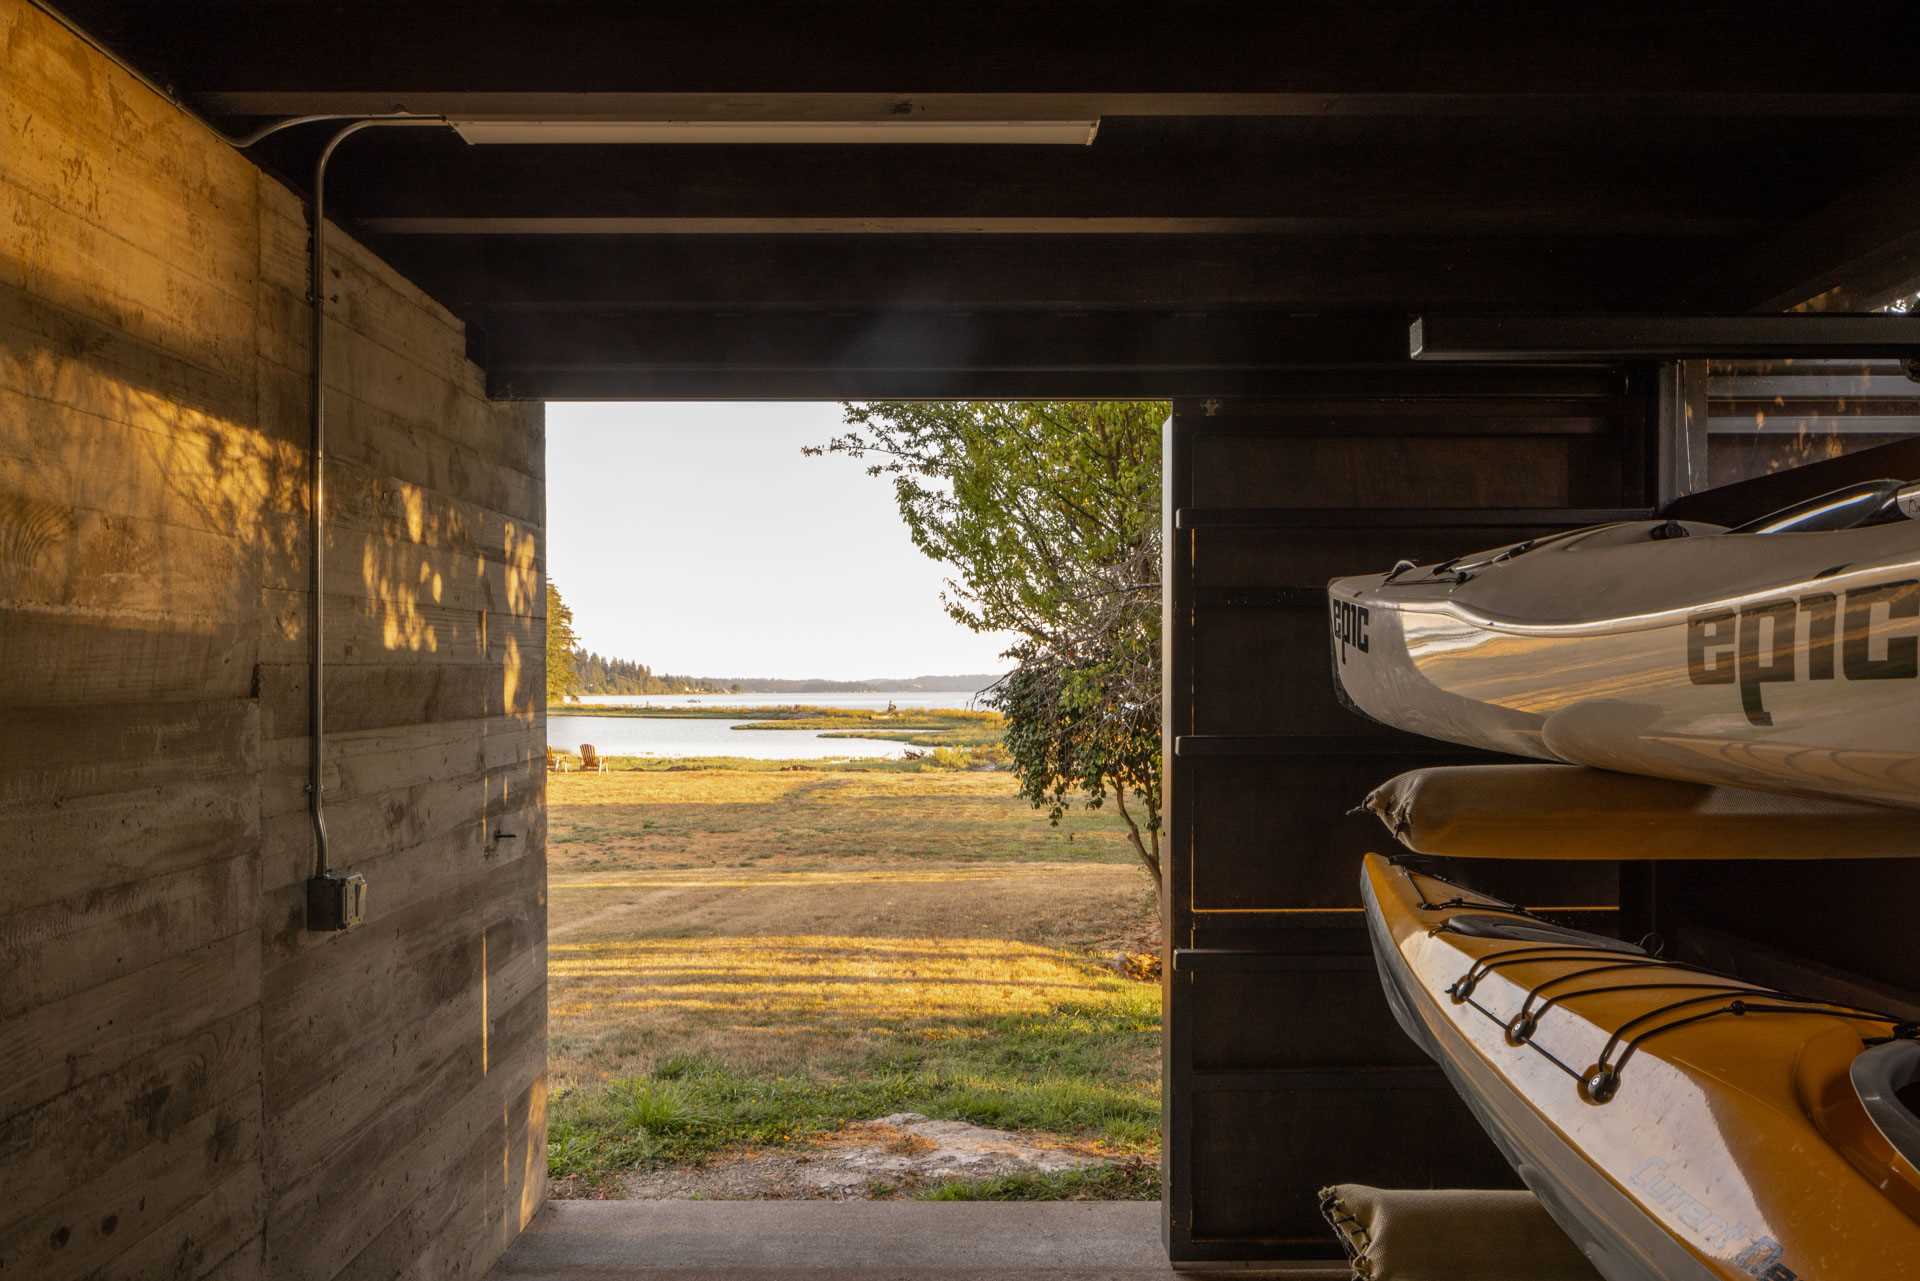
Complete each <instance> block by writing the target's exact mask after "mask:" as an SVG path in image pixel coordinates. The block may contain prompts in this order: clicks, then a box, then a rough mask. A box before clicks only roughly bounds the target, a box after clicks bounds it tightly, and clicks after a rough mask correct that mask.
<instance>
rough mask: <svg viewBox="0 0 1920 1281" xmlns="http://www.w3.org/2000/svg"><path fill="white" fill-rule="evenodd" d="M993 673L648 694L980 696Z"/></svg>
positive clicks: (995, 678)
mask: <svg viewBox="0 0 1920 1281" xmlns="http://www.w3.org/2000/svg"><path fill="white" fill-rule="evenodd" d="M1000 679H1001V677H1000V676H999V675H998V674H996V673H993V672H975V673H968V674H962V675H958V676H903V677H899V678H897V679H890V680H880V679H874V680H858V681H831V680H825V679H817V678H811V677H809V678H805V679H793V680H782V679H776V678H774V677H767V676H762V677H755V678H751V679H750V678H747V677H733V676H700V677H692V678H687V680H688V686H687V688H685V689H663V690H651V691H648V697H652V698H664V697H673V696H676V695H685V696H686V697H688V698H716V697H724V698H758V697H762V696H765V695H785V694H978V693H980V692H982V691H983V690H986V689H988V688H989V687H991V686H993V685H996V684H998V683H999V682H1000ZM612 695H613V691H611V690H600V691H595V692H591V693H589V692H587V691H584V690H583V691H581V694H580V697H581V699H582V700H586V699H592V698H605V697H610V696H612Z"/></svg>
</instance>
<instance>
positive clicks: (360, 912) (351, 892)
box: [307, 872, 367, 931]
mask: <svg viewBox="0 0 1920 1281" xmlns="http://www.w3.org/2000/svg"><path fill="white" fill-rule="evenodd" d="M366 919H367V878H366V877H364V876H362V875H360V873H358V872H352V873H349V874H347V875H345V876H342V875H341V874H340V873H338V872H327V873H324V874H323V875H320V876H316V877H313V878H312V879H311V880H309V881H308V882H307V928H308V929H310V930H316V931H318V930H350V929H352V928H353V927H354V926H356V925H358V924H360V923H361V922H362V921H364V920H366Z"/></svg>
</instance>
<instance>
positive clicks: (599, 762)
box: [580, 743, 607, 774]
mask: <svg viewBox="0 0 1920 1281" xmlns="http://www.w3.org/2000/svg"><path fill="white" fill-rule="evenodd" d="M580 768H581V769H582V770H586V771H589V772H591V773H594V774H604V773H606V772H607V762H606V761H605V760H604V759H602V757H601V755H600V753H599V751H597V750H596V749H595V748H594V746H593V744H592V743H582V744H580Z"/></svg>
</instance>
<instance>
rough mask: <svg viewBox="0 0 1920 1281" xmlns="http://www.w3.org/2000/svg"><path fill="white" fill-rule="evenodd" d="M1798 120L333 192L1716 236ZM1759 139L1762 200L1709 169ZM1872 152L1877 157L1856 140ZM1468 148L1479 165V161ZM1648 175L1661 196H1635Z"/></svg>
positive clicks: (513, 165) (711, 227)
mask: <svg viewBox="0 0 1920 1281" xmlns="http://www.w3.org/2000/svg"><path fill="white" fill-rule="evenodd" d="M1827 135H1828V130H1827V129H1825V128H1813V127H1809V126H1807V125H1805V124H1804V122H1792V123H1781V122H1759V123H1753V122H1748V123H1743V124H1741V125H1739V126H1737V127H1730V128H1705V127H1701V128H1694V129H1684V130H1683V129H1678V128H1665V129H1662V130H1661V131H1660V133H1659V136H1658V137H1657V138H1653V139H1649V138H1648V137H1647V136H1646V135H1645V133H1644V131H1631V130H1621V129H1603V128H1599V127H1597V126H1595V125H1592V124H1591V123H1589V124H1588V125H1587V126H1585V127H1583V128H1582V129H1580V130H1578V131H1576V132H1575V134H1574V135H1573V136H1577V137H1578V138H1579V139H1580V140H1581V141H1580V143H1579V146H1580V157H1581V163H1580V164H1579V166H1577V167H1574V166H1569V165H1568V163H1567V159H1566V156H1567V149H1568V145H1569V137H1570V134H1569V131H1567V130H1566V129H1552V128H1545V127H1541V126H1540V125H1538V123H1537V122H1527V123H1524V124H1520V123H1514V122H1479V123H1478V124H1476V125H1474V126H1472V127H1466V126H1462V125H1460V124H1459V123H1458V122H1455V121H1449V120H1424V121H1419V122H1403V123H1402V124H1401V126H1400V127H1397V128H1394V129H1392V130H1387V131H1382V130H1380V129H1379V128H1377V127H1374V126H1372V125H1362V124H1356V123H1355V122H1352V121H1331V122H1329V121H1296V122H1286V123H1276V122H1273V121H1247V120H1211V121H1198V122H1196V121H1171V122H1170V121H1165V120H1158V121H1146V120H1139V119H1131V120H1126V121H1121V122H1117V123H1114V124H1111V125H1110V126H1109V127H1107V128H1105V129H1103V131H1102V134H1101V137H1100V140H1099V142H1098V143H1097V144H1096V145H1094V146H1092V147H1072V148H1042V147H993V146H953V147H891V148H883V149H878V150H876V149H875V148H873V147H851V146H832V145H823V146H789V147H781V146H765V145H760V146H716V147H691V146H632V147H623V146H503V147H474V146H468V145H466V144H465V143H463V142H461V141H460V140H459V138H457V137H455V136H453V135H451V134H446V133H436V134H434V135H432V136H426V135H420V136H417V137H412V138H410V139H409V140H407V141H389V140H381V141H380V142H378V143H374V144H370V145H368V146H366V147H362V148H359V149H357V150H356V151H355V152H354V153H352V154H351V155H349V156H347V157H346V158H345V159H344V161H343V164H342V166H341V168H340V170H339V172H338V174H337V181H336V182H335V184H334V186H335V188H336V190H337V191H338V192H339V193H340V194H341V196H342V198H343V199H345V200H346V201H347V202H348V203H347V205H346V206H344V207H345V208H346V209H347V210H348V212H349V213H350V214H351V215H352V216H354V217H355V218H356V219H358V220H359V222H360V225H361V226H362V227H363V228H364V229H365V230H367V231H369V232H374V233H378V234H382V235H401V234H406V235H447V234H461V235H532V234H549V235H594V234H598V235H648V234H676V235H678V234H732V235H752V234H816V235H818V234H872V233H894V234H1013V233H1019V232H1029V233H1033V234H1061V233H1067V232H1073V233H1079V234H1102V235H1111V234H1126V235H1136V234H1201V235H1247V234H1261V235H1348V236H1352V235H1363V234H1381V233H1393V234H1409V235H1420V236H1428V237H1433V236H1446V235H1460V234H1467V235H1472V234H1483V235H1488V234H1516V235H1527V236H1539V235H1547V234H1554V235H1559V234H1572V235H1588V236H1596V237H1613V236H1631V235H1646V234H1660V235H1686V236H1713V237H1717V238H1721V239H1724V240H1727V241H1729V242H1732V241H1733V240H1734V239H1735V238H1739V237H1747V236H1751V235H1753V234H1755V233H1757V232H1759V231H1763V230H1765V229H1767V228H1769V227H1771V226H1773V225H1775V224H1777V223H1779V222H1780V221H1783V220H1785V219H1791V218H1797V217H1800V216H1802V215H1804V214H1805V213H1806V212H1807V211H1808V210H1809V209H1811V208H1812V207H1813V201H1812V200H1811V199H1810V198H1809V196H1808V195H1807V194H1806V193H1807V192H1808V191H1809V190H1812V189H1815V188H1816V186H1817V184H1818V182H1819V181H1820V180H1821V179H1822V178H1823V177H1824V176H1825V175H1826V174H1827V173H1829V172H1830V171H1831V169H1832V167H1833V166H1834V165H1860V164H1869V163H1872V162H1874V160H1875V158H1876V157H1878V156H1881V155H1883V154H1884V145H1885V144H1886V143H1888V142H1889V141H1891V140H1892V138H1893V136H1894V131H1892V130H1890V129H1889V127H1888V126H1885V125H1882V126H1880V127H1878V128H1876V129H1866V128H1861V129H1856V130H1853V131H1851V141H1850V142H1849V143H1847V144H1845V145H1836V144H1834V143H1832V142H1831V141H1830V140H1829V139H1828V136H1827ZM1736 145H1738V146H1745V147H1751V148H1753V149H1755V150H1764V151H1765V152H1766V153H1767V154H1768V155H1769V156H1770V157H1772V159H1771V162H1770V170H1769V172H1770V176H1771V177H1772V178H1773V179H1775V181H1773V182H1770V183H1769V184H1768V185H1767V186H1766V187H1765V189H1764V198H1756V195H1755V193H1754V191H1753V190H1751V189H1749V188H1746V187H1744V186H1742V185H1740V184H1733V183H1729V182H1728V181H1727V180H1726V175H1725V170H1724V166H1723V165H1722V164H1720V163H1719V161H1720V159H1721V158H1722V157H1724V155H1725V154H1726V152H1727V150H1728V148H1729V147H1733V146H1736ZM1876 148H1878V149H1876ZM1490 154H1493V155H1497V156H1498V161H1497V163H1491V164H1490V163H1488V162H1487V160H1488V157H1489V155H1490ZM1649 184H1657V185H1658V186H1659V188H1660V190H1661V193H1662V198H1661V199H1660V200H1658V201H1649V200H1647V199H1646V197H1645V194H1644V188H1645V187H1646V186H1648V185H1649Z"/></svg>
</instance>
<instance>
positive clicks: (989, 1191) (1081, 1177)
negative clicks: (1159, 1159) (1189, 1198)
mask: <svg viewBox="0 0 1920 1281" xmlns="http://www.w3.org/2000/svg"><path fill="white" fill-rule="evenodd" d="M913 1195H914V1199H915V1200H917V1201H1158V1200H1159V1199H1160V1171H1159V1170H1158V1169H1157V1168H1156V1167H1155V1166H1154V1165H1153V1164H1152V1163H1151V1162H1149V1161H1143V1160H1141V1159H1139V1158H1137V1157H1130V1158H1128V1159H1126V1160H1122V1161H1116V1162H1114V1163H1113V1164H1111V1165H1102V1166H1096V1167H1094V1168H1093V1169H1090V1170H1067V1171H1063V1172H1061V1173H1059V1174H1002V1175H998V1176H996V1177H994V1178H991V1179H948V1180H946V1181H944V1182H941V1183H936V1184H933V1185H932V1186H931V1187H925V1188H921V1189H919V1190H918V1191H916V1192H915V1193H914V1194H913Z"/></svg>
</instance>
